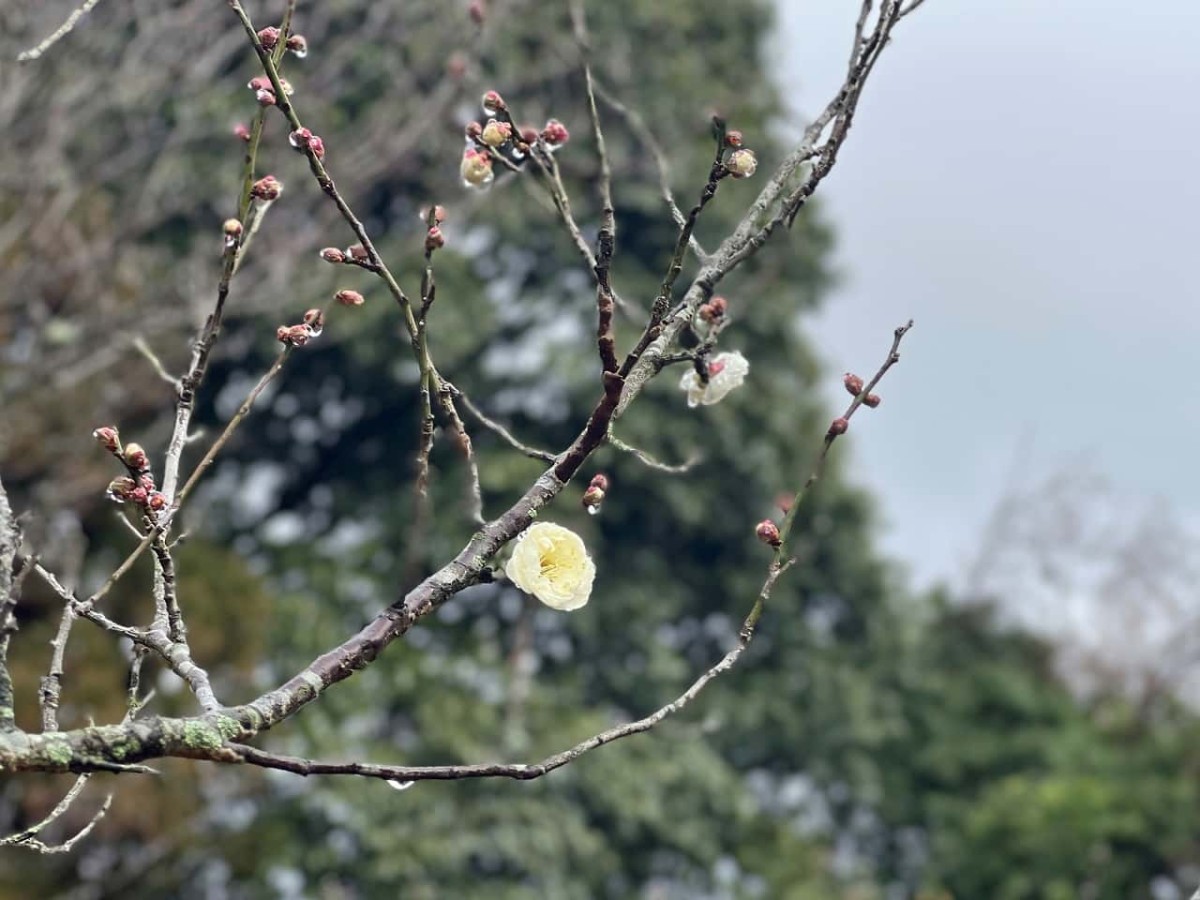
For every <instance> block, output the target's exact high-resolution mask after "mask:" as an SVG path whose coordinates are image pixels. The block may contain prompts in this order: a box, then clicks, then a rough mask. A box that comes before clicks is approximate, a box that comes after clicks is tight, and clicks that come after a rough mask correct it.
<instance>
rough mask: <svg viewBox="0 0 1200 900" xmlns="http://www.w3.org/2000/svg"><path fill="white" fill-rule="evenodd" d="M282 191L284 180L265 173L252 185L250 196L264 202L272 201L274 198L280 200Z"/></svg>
mask: <svg viewBox="0 0 1200 900" xmlns="http://www.w3.org/2000/svg"><path fill="white" fill-rule="evenodd" d="M282 193H283V182H282V181H280V180H279V179H278V178H276V177H275V176H274V175H264V176H263V177H262V178H260V179H258V181H256V182H254V184H253V185H251V187H250V196H251V197H253V198H254V199H255V200H261V201H263V202H264V203H271V202H272V201H274V200H278V199H279V195H280V194H282Z"/></svg>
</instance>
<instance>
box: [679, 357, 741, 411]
mask: <svg viewBox="0 0 1200 900" xmlns="http://www.w3.org/2000/svg"><path fill="white" fill-rule="evenodd" d="M749 371H750V363H749V362H748V361H747V360H746V357H744V356H742V354H741V353H739V352H738V351H736V350H734V351H732V352H730V353H718V354H717V355H716V356H715V357H713V359H712V360H710V361H709V363H708V384H704V383H702V382H701V380H700V376H699V374H698V373H697V372H696V370H695V369H688V370H687V371H686V372H684V374H683V377H682V378H681V379H679V387H680V389H681V390H684V391H687V401H688V406H699V405H704V406H711V405H712V404H714V403H719V402H721V400H723V399H724V398H725V395H726V394H728V393H729V392H730V391H732V390H733V389H734V388H735V387H737V386H738V385H740V384H741V383H742V382H743V381H745V380H746V373H748V372H749Z"/></svg>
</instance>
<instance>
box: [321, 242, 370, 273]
mask: <svg viewBox="0 0 1200 900" xmlns="http://www.w3.org/2000/svg"><path fill="white" fill-rule="evenodd" d="M321 259H323V260H325V262H327V263H333V264H334V265H335V266H338V265H347V266H361V267H362V268H364V269H371V268H372V266H371V254H369V253H368V252H367V248H366V247H364V246H363V245H362V244H354V245H353V246H350V247H347V248H346V249H345V250H339V249H338V248H337V247H325V248H323V249H322V250H321Z"/></svg>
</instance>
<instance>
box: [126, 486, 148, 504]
mask: <svg viewBox="0 0 1200 900" xmlns="http://www.w3.org/2000/svg"><path fill="white" fill-rule="evenodd" d="M125 499H127V500H129V501H131V502H133V503H136V504H137V505H138V506H145V505H146V501H147V500H149V499H150V492H149V491H147V490H146V489H145V488H144V487H135V488H134V489H133V490H132V491H130V492H129V495H128V496H127V497H126V498H125Z"/></svg>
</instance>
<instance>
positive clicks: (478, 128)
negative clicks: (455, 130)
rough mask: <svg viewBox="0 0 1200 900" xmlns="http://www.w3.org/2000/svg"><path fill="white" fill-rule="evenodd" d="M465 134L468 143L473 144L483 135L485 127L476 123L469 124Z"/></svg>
mask: <svg viewBox="0 0 1200 900" xmlns="http://www.w3.org/2000/svg"><path fill="white" fill-rule="evenodd" d="M463 133H464V134H465V135H466V136H467V142H468V143H472V144H473V143H475V141H476V140H477V139H478V138H479V137H481V136H482V135H483V126H482V125H480V124H479V123H478V122H475V121H471V122H468V123H467V127H466V129H465V130H464V132H463Z"/></svg>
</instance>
